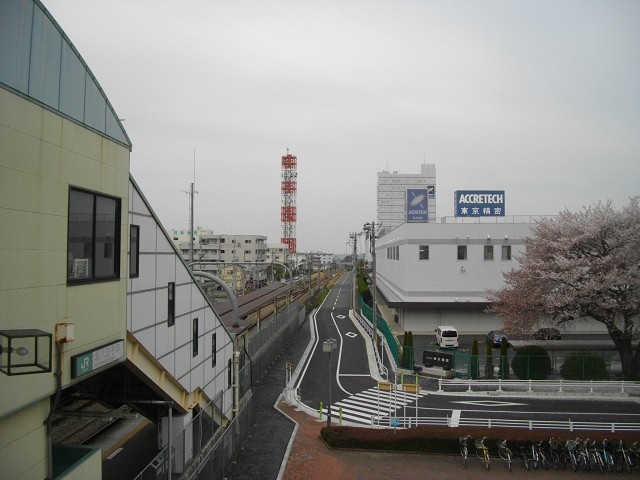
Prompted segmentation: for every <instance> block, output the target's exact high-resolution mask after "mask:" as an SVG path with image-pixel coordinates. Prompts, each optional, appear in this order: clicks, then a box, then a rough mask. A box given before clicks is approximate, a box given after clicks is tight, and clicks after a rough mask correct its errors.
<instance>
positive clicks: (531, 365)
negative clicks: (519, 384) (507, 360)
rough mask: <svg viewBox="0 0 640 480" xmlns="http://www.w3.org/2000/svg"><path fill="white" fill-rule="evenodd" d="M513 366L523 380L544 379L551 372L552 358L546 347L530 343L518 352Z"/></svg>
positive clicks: (514, 371)
mask: <svg viewBox="0 0 640 480" xmlns="http://www.w3.org/2000/svg"><path fill="white" fill-rule="evenodd" d="M511 368H512V369H513V373H515V374H516V376H517V377H518V378H519V379H521V380H529V379H531V380H544V379H546V378H547V377H548V376H549V374H550V373H551V358H549V354H548V353H547V351H546V350H545V349H544V348H542V347H539V346H537V345H529V346H526V347H523V348H521V349H520V350H518V351H517V352H516V354H515V356H514V357H513V362H511Z"/></svg>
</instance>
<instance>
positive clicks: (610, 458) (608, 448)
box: [602, 438, 616, 472]
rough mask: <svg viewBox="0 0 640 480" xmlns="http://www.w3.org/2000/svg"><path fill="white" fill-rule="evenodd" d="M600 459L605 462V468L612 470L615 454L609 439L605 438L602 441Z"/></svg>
mask: <svg viewBox="0 0 640 480" xmlns="http://www.w3.org/2000/svg"><path fill="white" fill-rule="evenodd" d="M602 459H603V460H604V463H606V464H607V470H609V471H610V472H613V467H614V465H615V463H616V460H615V454H614V451H613V446H612V445H611V440H609V439H607V438H605V439H604V440H603V441H602Z"/></svg>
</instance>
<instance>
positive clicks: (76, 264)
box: [73, 258, 89, 278]
mask: <svg viewBox="0 0 640 480" xmlns="http://www.w3.org/2000/svg"><path fill="white" fill-rule="evenodd" d="M88 276H89V259H88V258H76V259H74V260H73V278H87V277H88Z"/></svg>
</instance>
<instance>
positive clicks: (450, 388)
mask: <svg viewBox="0 0 640 480" xmlns="http://www.w3.org/2000/svg"><path fill="white" fill-rule="evenodd" d="M438 392H439V393H446V392H449V393H461V392H467V393H478V392H484V393H486V392H495V393H496V394H500V393H526V394H530V393H543V394H550V395H553V394H574V395H583V396H590V395H598V396H601V397H602V396H620V395H636V396H640V382H633V381H625V380H616V381H593V380H591V381H577V380H562V379H560V380H501V379H498V380H459V379H445V378H440V379H438Z"/></svg>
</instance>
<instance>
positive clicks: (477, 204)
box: [454, 190, 505, 217]
mask: <svg viewBox="0 0 640 480" xmlns="http://www.w3.org/2000/svg"><path fill="white" fill-rule="evenodd" d="M454 202H455V207H454V211H455V216H456V217H504V203H505V199H504V190H457V191H456V192H455V193H454Z"/></svg>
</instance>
